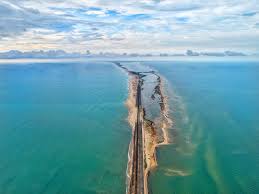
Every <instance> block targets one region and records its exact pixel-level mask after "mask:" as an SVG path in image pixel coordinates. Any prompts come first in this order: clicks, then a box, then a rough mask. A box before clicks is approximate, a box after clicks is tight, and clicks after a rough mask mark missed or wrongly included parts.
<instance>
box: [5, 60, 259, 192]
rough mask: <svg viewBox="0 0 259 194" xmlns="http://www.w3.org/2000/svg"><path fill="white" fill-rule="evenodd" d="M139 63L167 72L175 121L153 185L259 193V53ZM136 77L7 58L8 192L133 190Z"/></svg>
mask: <svg viewBox="0 0 259 194" xmlns="http://www.w3.org/2000/svg"><path fill="white" fill-rule="evenodd" d="M130 64H131V65H133V66H134V68H137V70H139V71H141V70H143V69H146V68H148V69H155V70H157V71H158V72H159V74H160V75H161V76H162V77H164V79H165V80H166V82H165V90H166V93H167V94H168V95H169V104H170V110H171V112H170V114H171V116H172V118H173V121H174V126H173V128H171V129H169V134H170V137H171V139H172V142H173V143H172V144H171V145H167V146H161V147H159V149H158V150H157V156H158V165H159V166H158V167H157V168H156V169H154V170H153V171H152V172H151V174H150V178H149V187H150V191H151V193H153V194H169V193H176V194H185V193H186V194H197V193H199V194H200V193H206V194H207V193H209V194H213V193H235V194H239V193H240V194H241V193H247V194H256V193H259V151H258V150H259V149H258V148H259V118H258V115H259V101H258V99H259V84H258V83H259V62H256V61H246V60H242V61H238V60H235V61H232V60H224V59H223V58H222V59H221V60H220V61H219V60H218V61H215V60H213V59H210V60H201V61H199V60H195V61H192V60H186V59H182V60H177V61H174V60H171V61H167V62H165V61H164V62H161V61H159V60H157V59H156V60H153V61H151V60H149V61H145V62H136V64H134V62H132V61H131V62H130ZM147 66H149V67H147ZM127 81H128V80H127V75H126V74H125V73H123V71H121V70H120V69H118V68H116V67H115V66H113V65H112V63H109V62H100V61H99V62H83V61H81V62H69V61H67V62H64V61H63V62H57V61H56V62H41V63H39V62H37V63H32V62H23V63H15V62H8V64H7V63H6V64H1V65H0V194H35V193H37V194H38V193H42V194H44V193H47V194H52V193H53V194H54V193H61V194H71V193H73V194H81V193H86V194H92V193H109V194H117V193H118V194H119V193H125V188H126V185H125V182H126V174H125V173H126V166H127V160H128V156H127V152H128V144H129V142H130V138H131V129H130V127H129V126H128V124H127V121H126V118H127V109H126V107H125V105H124V101H125V100H126V98H127V95H128V94H127ZM144 99H146V97H145V98H144ZM144 104H145V102H144Z"/></svg>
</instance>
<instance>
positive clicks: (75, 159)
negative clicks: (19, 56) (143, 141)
mask: <svg viewBox="0 0 259 194" xmlns="http://www.w3.org/2000/svg"><path fill="white" fill-rule="evenodd" d="M111 86H112V87H111ZM126 98H127V76H126V75H125V74H124V73H123V72H122V71H121V70H119V69H118V68H116V67H114V66H113V65H112V64H111V63H104V62H98V63H96V62H89V63H85V62H74V63H71V62H64V61H63V62H54V63H22V64H19V65H17V64H13V63H11V64H8V65H1V66H0V118H1V119H0V156H1V159H0V193H1V194H30V193H32V194H35V193H39V194H40V193H48V194H51V193H73V194H77V193H78V194H79V193H87V194H90V193H124V192H125V181H126V180H125V172H126V166H127V152H128V143H129V141H130V137H131V129H130V128H129V126H128V124H127V121H126V118H127V109H126V107H125V105H124V101H125V99H126Z"/></svg>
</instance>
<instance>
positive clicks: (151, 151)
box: [114, 62, 172, 194]
mask: <svg viewBox="0 0 259 194" xmlns="http://www.w3.org/2000/svg"><path fill="white" fill-rule="evenodd" d="M114 64H115V65H116V66H117V67H119V68H120V69H122V70H124V71H126V72H127V73H128V75H129V81H128V98H127V100H126V102H125V104H126V106H127V108H128V118H127V120H128V123H129V124H130V126H131V128H132V138H131V141H130V144H129V151H128V165H127V170H126V175H127V180H126V193H129V187H130V182H131V179H132V163H133V161H132V160H133V148H132V146H133V134H134V130H135V128H134V126H135V123H136V120H137V112H138V108H137V107H136V95H137V85H138V82H139V81H142V82H144V80H143V79H142V78H143V77H144V76H146V75H145V74H153V75H155V76H157V84H156V85H155V87H154V92H153V95H152V96H151V99H153V100H154V99H155V98H157V96H158V98H159V101H158V103H159V107H160V118H159V120H160V125H159V126H156V125H155V123H154V121H152V120H149V119H147V118H146V110H145V108H144V107H142V110H140V114H141V118H142V120H143V129H144V130H143V154H144V169H143V171H144V175H143V176H144V177H143V178H144V180H143V181H144V194H148V177H149V173H150V171H151V170H152V169H154V168H156V167H157V166H158V164H157V156H156V149H157V147H159V146H162V145H168V144H170V137H169V135H168V129H169V128H170V127H171V126H172V120H171V119H170V117H169V110H170V109H169V104H168V97H167V96H166V95H165V89H164V87H165V86H164V84H163V81H162V78H161V76H160V75H158V74H157V73H156V72H154V71H149V72H134V71H130V70H129V69H127V68H126V67H124V66H123V65H121V64H120V63H119V62H114ZM158 130H161V132H162V138H163V141H162V142H161V141H160V142H159V140H158V138H159V136H158V134H157V132H158Z"/></svg>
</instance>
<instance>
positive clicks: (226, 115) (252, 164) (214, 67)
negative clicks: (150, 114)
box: [143, 60, 259, 194]
mask: <svg viewBox="0 0 259 194" xmlns="http://www.w3.org/2000/svg"><path fill="white" fill-rule="evenodd" d="M143 64H146V65H151V66H153V67H154V68H155V69H157V70H158V71H159V73H160V74H161V75H162V76H164V78H165V79H166V80H167V82H166V86H167V89H168V94H169V97H170V108H171V115H172V117H173V120H174V127H173V128H172V129H170V130H169V132H170V134H171V138H172V141H173V144H171V145H168V146H163V147H160V148H159V149H158V152H157V155H158V164H159V166H158V168H157V169H155V170H154V171H152V172H151V176H150V183H149V185H150V190H151V192H152V193H154V194H157V193H159V194H163V193H165V194H168V193H177V194H185V193H186V194H192V193H193V194H197V193H210V194H212V193H235V194H237V193H240V194H241V193H247V194H256V193H259V149H258V148H259V117H258V115H259V100H258V99H259V62H255V61H254V62H252V61H250V62H249V61H223V60H221V61H213V60H209V61H184V60H183V61H171V62H143Z"/></svg>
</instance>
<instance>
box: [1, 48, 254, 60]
mask: <svg viewBox="0 0 259 194" xmlns="http://www.w3.org/2000/svg"><path fill="white" fill-rule="evenodd" d="M255 55H256V54H255ZM152 56H160V57H170V56H217V57H225V56H247V54H244V53H242V52H235V51H224V52H195V51H192V50H187V51H186V53H185V54H184V53H175V54H168V53H160V54H150V53H148V54H139V53H130V54H128V53H122V54H118V53H112V52H106V53H105V52H100V53H98V54H93V53H91V52H90V51H86V52H85V53H80V52H73V53H68V52H66V51H63V50H49V51H42V50H40V51H27V52H22V51H18V50H10V51H7V52H1V53H0V59H23V58H24V59H25V58H37V59H38V58H40V59H50V58H51V59H55V58H84V57H152Z"/></svg>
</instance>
